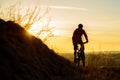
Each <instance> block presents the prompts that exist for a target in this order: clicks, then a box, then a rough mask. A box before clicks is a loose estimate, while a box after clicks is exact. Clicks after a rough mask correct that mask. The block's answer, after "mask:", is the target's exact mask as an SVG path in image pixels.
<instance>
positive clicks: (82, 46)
mask: <svg viewBox="0 0 120 80" xmlns="http://www.w3.org/2000/svg"><path fill="white" fill-rule="evenodd" d="M81 48H82V54H81V59H82V63H83V67H85V53H84V44H81Z"/></svg>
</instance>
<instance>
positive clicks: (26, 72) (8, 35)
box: [0, 19, 80, 80]
mask: <svg viewBox="0 0 120 80" xmlns="http://www.w3.org/2000/svg"><path fill="white" fill-rule="evenodd" d="M79 79H80V73H79V72H78V71H77V70H76V69H75V67H74V66H72V64H71V63H70V62H69V61H68V60H66V59H64V58H63V57H61V56H58V55H57V54H55V52H54V51H53V50H50V49H49V48H48V47H47V46H46V45H45V44H44V43H43V42H42V41H41V40H40V39H37V38H36V37H34V36H32V35H30V34H29V33H27V31H25V30H24V29H23V28H22V27H20V25H18V24H16V23H14V22H12V21H4V20H2V19H0V80H79Z"/></svg>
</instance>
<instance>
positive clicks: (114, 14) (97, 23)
mask: <svg viewBox="0 0 120 80" xmlns="http://www.w3.org/2000/svg"><path fill="white" fill-rule="evenodd" d="M8 1H9V0H4V1H2V2H3V3H4V4H5V3H7V4H8ZM14 1H16V0H14ZM25 1H26V4H29V5H30V4H33V0H25ZM27 2H28V3H27ZM39 2H40V5H41V7H50V11H49V15H50V16H51V23H50V26H52V27H55V28H54V31H53V33H54V35H55V36H54V37H53V38H51V39H50V40H49V41H48V43H47V45H48V46H49V47H50V48H53V49H54V50H55V51H56V52H59V53H73V45H72V40H71V37H72V34H73V31H74V30H75V29H76V28H77V25H78V24H79V23H82V24H83V25H84V29H85V30H86V32H87V34H88V38H89V43H88V44H85V47H86V49H85V51H86V52H87V51H88V52H89V51H120V9H119V8H120V0H39ZM24 6H25V5H24ZM39 24H40V23H39ZM37 25H38V23H36V24H35V25H33V26H36V27H34V28H33V29H32V28H31V31H30V32H31V33H35V32H36V31H37V30H39V27H37Z"/></svg>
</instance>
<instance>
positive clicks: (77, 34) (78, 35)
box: [72, 24, 88, 66]
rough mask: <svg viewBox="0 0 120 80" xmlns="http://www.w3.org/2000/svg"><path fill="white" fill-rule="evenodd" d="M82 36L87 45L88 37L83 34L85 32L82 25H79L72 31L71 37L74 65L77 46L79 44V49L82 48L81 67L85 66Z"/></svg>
mask: <svg viewBox="0 0 120 80" xmlns="http://www.w3.org/2000/svg"><path fill="white" fill-rule="evenodd" d="M83 35H84V37H85V39H86V42H85V43H88V36H87V34H86V32H85V30H84V29H83V25H82V24H79V25H78V28H77V29H75V30H74V32H73V36H72V42H73V46H74V63H76V55H77V53H76V51H77V46H78V45H79V44H80V46H81V48H83V49H82V50H83V52H82V54H81V59H82V63H83V66H85V53H84V44H83V41H82V36H83Z"/></svg>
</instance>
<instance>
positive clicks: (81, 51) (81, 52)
mask: <svg viewBox="0 0 120 80" xmlns="http://www.w3.org/2000/svg"><path fill="white" fill-rule="evenodd" d="M86 43H87V42H84V43H83V45H84V44H86ZM80 61H82V62H83V66H85V53H84V47H82V46H78V45H77V50H76V63H75V64H76V65H77V66H78V67H79V66H80Z"/></svg>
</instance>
